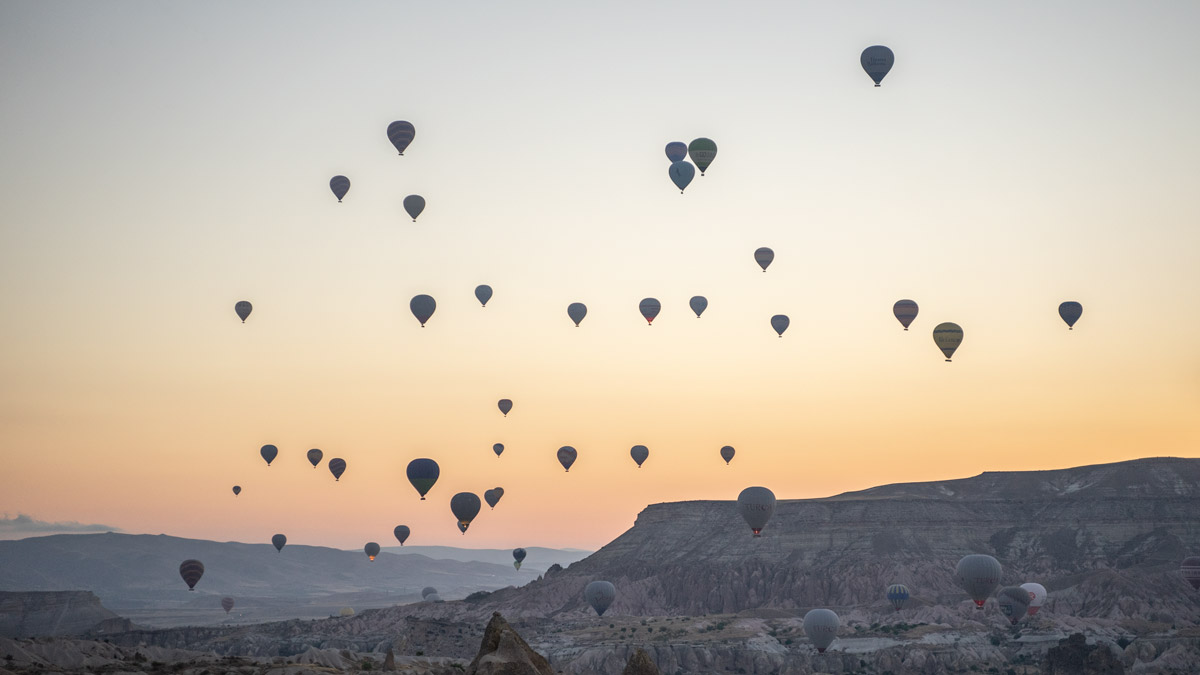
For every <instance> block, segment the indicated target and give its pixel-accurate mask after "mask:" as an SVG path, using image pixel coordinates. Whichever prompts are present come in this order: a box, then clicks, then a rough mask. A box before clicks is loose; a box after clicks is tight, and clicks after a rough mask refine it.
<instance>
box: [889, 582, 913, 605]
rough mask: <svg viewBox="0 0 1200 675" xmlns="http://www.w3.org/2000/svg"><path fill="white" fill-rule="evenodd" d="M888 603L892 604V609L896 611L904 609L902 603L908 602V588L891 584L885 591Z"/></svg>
mask: <svg viewBox="0 0 1200 675" xmlns="http://www.w3.org/2000/svg"><path fill="white" fill-rule="evenodd" d="M887 599H888V602H890V603H892V607H895V608H896V611H897V612H899V611H900V610H902V609H904V603H906V602H908V586H905V585H904V584H892V585H891V586H888V589H887Z"/></svg>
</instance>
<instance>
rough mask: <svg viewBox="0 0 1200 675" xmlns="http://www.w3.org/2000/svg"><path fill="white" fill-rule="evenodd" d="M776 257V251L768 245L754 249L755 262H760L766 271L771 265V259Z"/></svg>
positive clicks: (759, 264) (760, 265)
mask: <svg viewBox="0 0 1200 675" xmlns="http://www.w3.org/2000/svg"><path fill="white" fill-rule="evenodd" d="M774 259H775V251H772V250H771V249H769V248H767V247H766V246H763V247H762V248H759V249H755V251H754V262H756V263H758V266H759V267H761V268H762V271H764V272H766V271H767V268H768V267H770V266H771V261H772V260H774Z"/></svg>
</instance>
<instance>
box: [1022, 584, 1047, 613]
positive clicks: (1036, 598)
mask: <svg viewBox="0 0 1200 675" xmlns="http://www.w3.org/2000/svg"><path fill="white" fill-rule="evenodd" d="M1021 588H1023V589H1024V590H1025V592H1026V593H1028V594H1029V616H1033V615H1034V614H1037V613H1038V610H1039V609H1041V608H1042V603H1043V602H1045V601H1046V587H1045V586H1043V585H1041V584H1038V583H1034V582H1032V581H1031V582H1028V583H1024V584H1021Z"/></svg>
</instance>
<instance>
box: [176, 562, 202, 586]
mask: <svg viewBox="0 0 1200 675" xmlns="http://www.w3.org/2000/svg"><path fill="white" fill-rule="evenodd" d="M179 576H181V577H183V582H184V583H185V584H187V586H188V590H189V591H194V590H196V584H197V583H199V582H200V577H202V576H204V563H202V562H200V561H199V560H184V561H183V562H182V563H180V564H179Z"/></svg>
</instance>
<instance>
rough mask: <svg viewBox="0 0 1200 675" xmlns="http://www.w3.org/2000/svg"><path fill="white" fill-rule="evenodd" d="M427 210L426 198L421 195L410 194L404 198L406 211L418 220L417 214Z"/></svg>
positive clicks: (415, 220)
mask: <svg viewBox="0 0 1200 675" xmlns="http://www.w3.org/2000/svg"><path fill="white" fill-rule="evenodd" d="M424 210H425V198H424V197H422V196H421V195H409V196H407V197H405V198H404V212H405V213H407V214H408V215H409V217H410V218H412V219H413V222H414V223H415V222H417V216H419V215H421V212H422V211H424Z"/></svg>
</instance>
